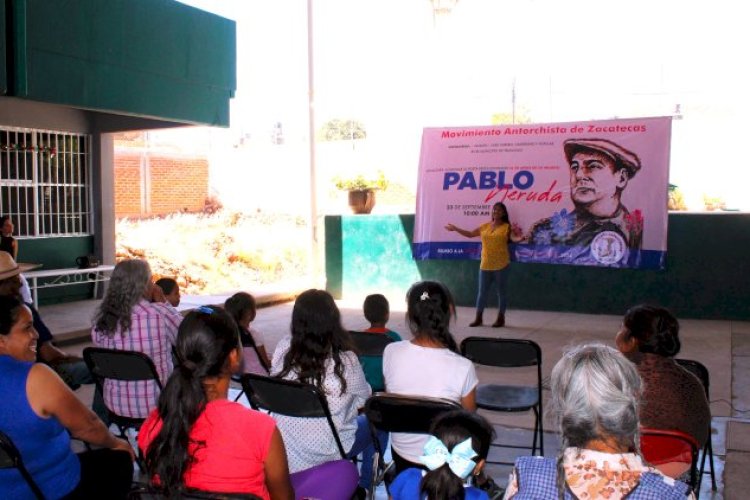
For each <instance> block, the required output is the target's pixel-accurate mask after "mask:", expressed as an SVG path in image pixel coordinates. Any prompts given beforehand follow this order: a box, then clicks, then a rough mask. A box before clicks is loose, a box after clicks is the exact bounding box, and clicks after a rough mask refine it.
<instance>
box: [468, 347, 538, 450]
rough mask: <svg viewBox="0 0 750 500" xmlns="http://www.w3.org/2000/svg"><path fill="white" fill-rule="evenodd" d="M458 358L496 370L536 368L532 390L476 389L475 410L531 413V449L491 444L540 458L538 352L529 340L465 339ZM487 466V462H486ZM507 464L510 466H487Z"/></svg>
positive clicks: (495, 386)
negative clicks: (519, 450)
mask: <svg viewBox="0 0 750 500" xmlns="http://www.w3.org/2000/svg"><path fill="white" fill-rule="evenodd" d="M461 354H463V355H464V356H465V357H466V358H468V359H470V360H471V361H472V362H474V363H476V364H478V365H485V366H494V367H500V368H520V367H528V366H536V372H537V383H536V385H535V386H517V385H500V384H481V385H479V387H477V407H479V408H482V409H484V410H490V411H497V412H521V411H528V410H532V411H533V412H534V440H533V442H532V445H531V446H519V445H510V444H495V443H493V444H492V446H497V447H502V448H521V449H529V450H531V454H532V455H534V454H536V450H537V440H538V441H539V452H540V454H541V455H542V456H544V424H543V422H542V415H543V413H542V349H541V348H540V347H539V345H538V344H537V343H536V342H534V341H532V340H522V339H498V338H487V337H468V338H466V339H464V341H463V342H461ZM488 462H489V461H488ZM491 463H500V464H511V465H512V462H491Z"/></svg>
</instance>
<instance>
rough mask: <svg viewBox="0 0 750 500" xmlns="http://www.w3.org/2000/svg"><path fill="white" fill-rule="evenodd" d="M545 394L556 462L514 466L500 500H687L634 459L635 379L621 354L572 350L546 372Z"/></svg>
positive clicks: (680, 487)
mask: <svg viewBox="0 0 750 500" xmlns="http://www.w3.org/2000/svg"><path fill="white" fill-rule="evenodd" d="M551 389H552V399H551V401H550V406H551V414H552V415H553V416H554V418H555V420H556V421H557V423H558V426H559V430H560V435H561V439H562V442H561V446H560V454H559V456H558V457H557V459H556V460H555V459H551V458H544V457H521V458H519V459H518V460H516V465H515V468H514V470H513V472H512V473H511V477H510V480H509V482H508V489H507V490H506V492H505V498H508V499H510V498H512V499H514V500H521V499H535V500H539V499H558V498H561V499H562V498H565V499H573V498H578V499H582V500H583V499H595V498H607V499H610V500H619V499H622V498H628V499H629V500H635V499H658V500H672V499H684V498H691V499H692V498H695V497H694V495H693V493H692V491H690V488H689V487H688V486H687V485H686V484H684V483H681V482H679V481H675V480H674V479H671V478H668V477H666V476H664V475H663V474H662V473H661V472H659V471H658V470H656V469H655V468H653V467H650V466H649V465H647V464H646V463H645V462H644V461H643V458H642V457H641V456H640V454H639V453H638V448H637V442H638V426H639V421H638V398H639V395H640V392H641V379H640V377H639V376H638V372H637V371H636V369H635V366H634V365H633V364H632V363H630V362H629V361H628V360H627V359H625V357H624V356H623V355H622V354H620V353H619V352H617V351H616V350H615V349H612V348H611V347H607V346H604V345H601V344H592V345H582V346H580V347H576V348H573V349H572V350H571V351H568V352H567V353H565V354H564V355H563V357H562V359H561V360H560V361H559V362H558V363H557V364H556V365H555V367H554V369H553V370H552V387H551Z"/></svg>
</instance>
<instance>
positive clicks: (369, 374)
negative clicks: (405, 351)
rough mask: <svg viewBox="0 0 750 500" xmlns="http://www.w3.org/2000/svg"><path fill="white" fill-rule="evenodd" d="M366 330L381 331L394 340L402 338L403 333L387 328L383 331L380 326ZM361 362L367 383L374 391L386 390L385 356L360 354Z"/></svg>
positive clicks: (397, 340) (371, 331)
mask: <svg viewBox="0 0 750 500" xmlns="http://www.w3.org/2000/svg"><path fill="white" fill-rule="evenodd" d="M364 331H365V332H368V333H381V334H383V335H387V336H388V337H389V338H391V339H392V340H393V341H394V342H399V341H400V340H402V339H401V335H399V334H398V333H396V332H394V331H393V330H388V329H385V331H382V330H381V329H380V328H368V329H367V330H364ZM359 362H360V364H361V365H362V370H363V371H364V372H365V379H366V380H367V383H368V384H370V387H372V392H382V391H384V390H385V380H383V356H360V357H359Z"/></svg>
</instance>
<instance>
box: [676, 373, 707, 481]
mask: <svg viewBox="0 0 750 500" xmlns="http://www.w3.org/2000/svg"><path fill="white" fill-rule="evenodd" d="M675 362H676V363H677V364H678V365H680V366H681V367H683V368H684V369H686V370H687V371H689V372H690V373H692V374H693V375H695V376H696V377H698V380H700V381H701V384H703V390H704V391H705V392H706V399H707V400H708V401H711V398H710V396H709V394H708V387H709V382H710V381H709V375H708V368H706V367H705V365H704V364H703V363H701V362H700V361H695V360H693V359H675ZM706 455H708V465H709V467H710V474H711V489H712V490H713V491H716V489H717V488H716V475H715V472H714V448H713V445H712V444H711V422H709V423H708V439H707V440H706V444H704V445H703V455H702V456H701V464H700V468H699V470H698V483H697V485H696V491H699V490H700V488H701V482H702V481H703V474H706V472H705V468H706Z"/></svg>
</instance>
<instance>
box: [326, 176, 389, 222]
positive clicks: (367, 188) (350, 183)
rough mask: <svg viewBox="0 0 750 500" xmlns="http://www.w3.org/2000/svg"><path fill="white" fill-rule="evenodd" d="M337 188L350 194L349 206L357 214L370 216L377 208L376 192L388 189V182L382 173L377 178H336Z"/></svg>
mask: <svg viewBox="0 0 750 500" xmlns="http://www.w3.org/2000/svg"><path fill="white" fill-rule="evenodd" d="M334 183H335V185H336V187H337V188H338V189H340V190H342V191H348V192H349V206H350V207H351V209H352V212H354V213H355V214H369V213H370V212H371V211H372V208H373V207H374V206H375V191H378V190H384V189H386V188H387V187H388V181H387V180H386V178H385V175H384V174H383V172H382V171H378V174H377V175H376V176H375V177H372V176H370V177H368V176H365V175H364V174H358V175H356V176H354V177H340V176H337V177H335V178H334Z"/></svg>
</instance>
